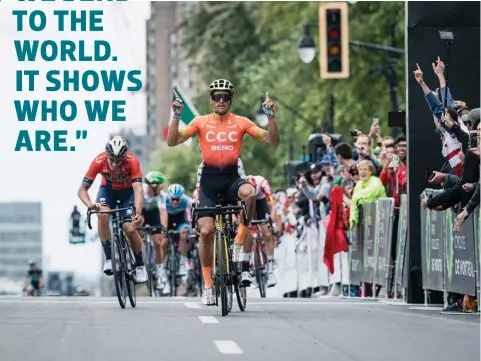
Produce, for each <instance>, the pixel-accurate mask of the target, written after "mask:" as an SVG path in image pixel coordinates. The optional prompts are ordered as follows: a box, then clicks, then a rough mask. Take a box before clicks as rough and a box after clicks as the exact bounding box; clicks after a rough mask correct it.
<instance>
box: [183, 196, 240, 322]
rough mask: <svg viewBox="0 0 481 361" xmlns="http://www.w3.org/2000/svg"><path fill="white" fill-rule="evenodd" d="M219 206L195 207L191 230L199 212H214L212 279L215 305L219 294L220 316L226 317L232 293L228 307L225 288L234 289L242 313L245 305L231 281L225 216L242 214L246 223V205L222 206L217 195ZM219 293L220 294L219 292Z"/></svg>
mask: <svg viewBox="0 0 481 361" xmlns="http://www.w3.org/2000/svg"><path fill="white" fill-rule="evenodd" d="M218 199H219V205H216V206H215V207H202V208H200V209H196V208H195V206H194V207H193V209H192V228H193V229H195V225H196V224H195V223H196V221H197V214H198V213H201V212H214V215H215V218H214V220H215V235H214V247H213V263H212V270H213V272H212V278H213V281H214V290H215V298H216V302H215V304H216V305H218V303H217V299H218V297H219V293H220V296H221V306H222V307H221V308H222V316H227V315H228V314H229V312H230V310H231V308H232V303H233V301H232V292H231V291H229V292H230V296H231V297H230V300H231V304H230V305H229V304H228V303H229V301H228V298H227V297H228V296H227V292H228V290H227V288H228V287H229V289H232V285H234V287H237V288H236V294H237V299H238V302H239V307H240V308H241V310H242V311H243V310H244V309H245V305H244V306H241V304H240V301H239V300H240V296H239V290H238V285H237V283H236V281H235V280H232V272H231V268H230V262H231V260H230V259H229V250H228V242H227V236H230V233H231V232H230V229H229V228H228V227H227V223H226V216H227V215H229V214H237V213H240V212H241V211H242V212H243V216H244V221H246V214H247V210H246V205H245V202H243V201H242V202H241V205H240V206H226V207H223V206H222V203H223V202H222V197H221V196H220V195H218ZM219 291H220V292H219Z"/></svg>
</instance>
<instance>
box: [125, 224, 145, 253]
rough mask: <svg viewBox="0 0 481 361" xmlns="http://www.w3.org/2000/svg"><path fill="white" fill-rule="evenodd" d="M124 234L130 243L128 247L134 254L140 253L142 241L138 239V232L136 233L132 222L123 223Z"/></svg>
mask: <svg viewBox="0 0 481 361" xmlns="http://www.w3.org/2000/svg"><path fill="white" fill-rule="evenodd" d="M122 228H123V229H124V233H125V235H126V236H127V239H128V240H129V241H130V245H131V246H132V249H133V250H134V252H135V253H139V252H141V251H142V239H141V238H140V235H139V232H137V227H136V226H135V224H133V223H132V222H125V223H124V224H123V225H122Z"/></svg>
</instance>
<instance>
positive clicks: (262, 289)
mask: <svg viewBox="0 0 481 361" xmlns="http://www.w3.org/2000/svg"><path fill="white" fill-rule="evenodd" d="M254 263H255V272H256V280H257V284H258V285H259V293H260V294H261V298H265V297H266V282H265V278H264V272H263V270H262V269H261V255H260V246H259V241H257V240H256V239H254Z"/></svg>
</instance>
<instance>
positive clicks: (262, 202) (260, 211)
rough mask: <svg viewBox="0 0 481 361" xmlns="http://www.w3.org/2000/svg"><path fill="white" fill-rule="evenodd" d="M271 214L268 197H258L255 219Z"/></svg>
mask: <svg viewBox="0 0 481 361" xmlns="http://www.w3.org/2000/svg"><path fill="white" fill-rule="evenodd" d="M269 214H271V212H270V210H269V205H268V204H267V198H264V199H256V214H255V216H254V219H255V220H261V219H266V218H267V217H266V215H267V216H269Z"/></svg>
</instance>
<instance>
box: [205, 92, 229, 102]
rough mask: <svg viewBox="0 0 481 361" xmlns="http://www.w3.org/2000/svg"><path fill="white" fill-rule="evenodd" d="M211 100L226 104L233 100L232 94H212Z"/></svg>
mask: <svg viewBox="0 0 481 361" xmlns="http://www.w3.org/2000/svg"><path fill="white" fill-rule="evenodd" d="M210 98H211V99H212V100H213V101H215V102H220V101H221V100H224V101H225V102H230V101H231V100H232V95H231V94H212V95H211V96H210Z"/></svg>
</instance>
